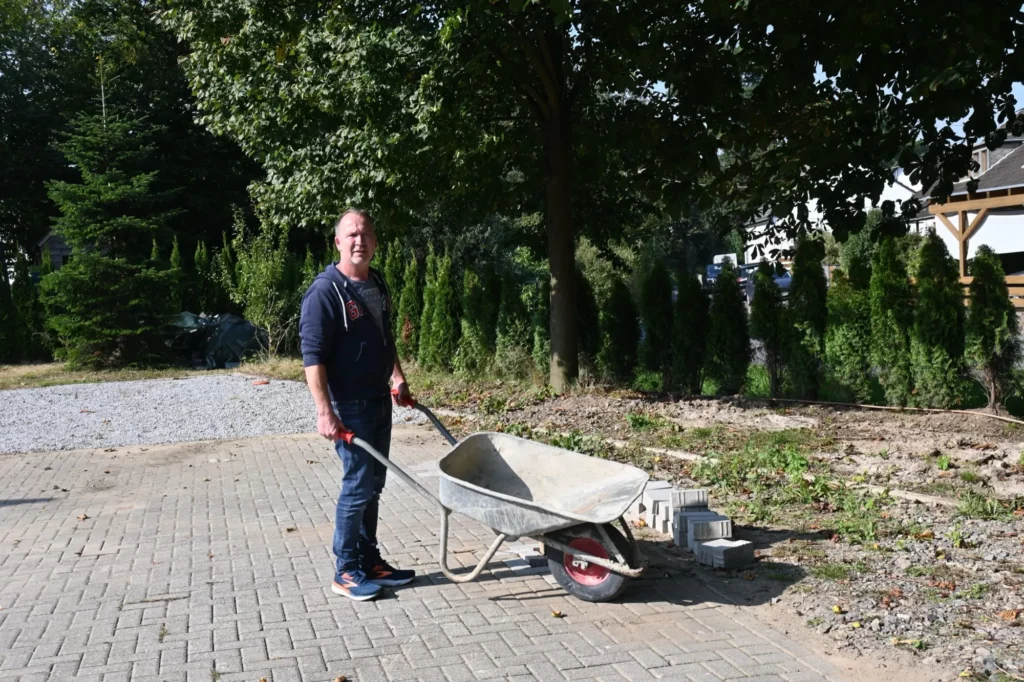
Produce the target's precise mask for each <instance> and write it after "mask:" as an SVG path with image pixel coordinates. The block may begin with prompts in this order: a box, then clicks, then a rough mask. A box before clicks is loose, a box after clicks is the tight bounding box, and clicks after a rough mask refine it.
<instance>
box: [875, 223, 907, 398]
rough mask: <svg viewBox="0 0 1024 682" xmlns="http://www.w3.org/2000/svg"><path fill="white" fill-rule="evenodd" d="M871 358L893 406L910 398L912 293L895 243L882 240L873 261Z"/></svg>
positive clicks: (886, 395)
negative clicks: (909, 331)
mask: <svg viewBox="0 0 1024 682" xmlns="http://www.w3.org/2000/svg"><path fill="white" fill-rule="evenodd" d="M870 296H871V361H872V363H873V364H874V365H875V367H877V368H878V381H879V383H881V384H882V388H883V389H885V399H886V402H888V403H889V404H890V405H906V404H907V402H908V401H909V400H910V393H911V373H910V337H909V333H908V330H909V328H910V325H911V324H912V322H913V296H912V291H911V288H910V281H909V280H908V279H907V271H906V268H905V266H904V264H903V262H902V261H901V260H900V259H899V255H898V253H897V250H896V245H895V243H894V242H893V240H892V239H891V238H886V239H883V240H882V243H881V244H879V245H878V250H877V251H876V252H875V259H874V261H873V262H872V264H871V291H870Z"/></svg>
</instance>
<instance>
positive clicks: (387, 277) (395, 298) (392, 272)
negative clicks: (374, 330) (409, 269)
mask: <svg viewBox="0 0 1024 682" xmlns="http://www.w3.org/2000/svg"><path fill="white" fill-rule="evenodd" d="M404 255H405V252H404V250H403V249H402V242H401V241H399V240H397V239H396V240H395V241H393V242H392V243H391V244H389V245H388V249H387V256H386V257H385V258H384V281H385V282H386V283H387V285H388V291H390V292H391V324H392V326H395V327H397V324H398V313H399V311H400V310H401V307H402V288H403V287H402V275H403V268H404V267H405V263H403V262H402V259H403V257H404Z"/></svg>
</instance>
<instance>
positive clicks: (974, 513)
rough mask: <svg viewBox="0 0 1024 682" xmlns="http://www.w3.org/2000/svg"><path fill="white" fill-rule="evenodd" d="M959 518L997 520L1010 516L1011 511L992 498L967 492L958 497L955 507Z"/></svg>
mask: <svg viewBox="0 0 1024 682" xmlns="http://www.w3.org/2000/svg"><path fill="white" fill-rule="evenodd" d="M956 510H957V512H958V513H959V514H960V515H961V516H965V517H967V518H969V519H983V520H988V521H992V520H999V519H1006V518H1008V517H1010V516H1011V513H1012V510H1011V509H1010V507H1009V506H1007V505H1004V504H1003V502H1001V501H1000V500H997V499H995V498H994V497H986V496H984V495H980V494H978V493H976V492H974V491H971V490H968V491H967V492H965V493H964V494H963V495H961V496H960V501H959V503H958V504H957V507H956Z"/></svg>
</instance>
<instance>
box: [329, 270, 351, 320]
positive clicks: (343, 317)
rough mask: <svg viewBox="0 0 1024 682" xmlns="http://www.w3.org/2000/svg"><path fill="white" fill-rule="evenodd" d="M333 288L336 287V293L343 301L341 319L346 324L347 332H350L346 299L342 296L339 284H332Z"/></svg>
mask: <svg viewBox="0 0 1024 682" xmlns="http://www.w3.org/2000/svg"><path fill="white" fill-rule="evenodd" d="M331 286H333V287H334V291H335V292H336V293H337V294H338V300H340V301H341V319H342V320H344V322H345V331H348V313H347V312H345V297H344V296H342V295H341V291H339V290H338V285H337V284H335V283H334V282H331Z"/></svg>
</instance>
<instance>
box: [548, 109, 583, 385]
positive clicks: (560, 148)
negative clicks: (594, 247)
mask: <svg viewBox="0 0 1024 682" xmlns="http://www.w3.org/2000/svg"><path fill="white" fill-rule="evenodd" d="M571 144H572V143H571V130H570V123H569V113H568V111H567V107H566V106H565V102H564V100H563V101H560V102H558V103H557V106H554V107H552V110H551V114H550V116H549V118H548V121H547V122H546V125H545V130H544V152H545V157H546V163H547V168H546V171H547V173H546V175H547V177H546V180H547V186H546V193H547V213H548V263H549V268H550V277H551V289H550V292H551V294H550V295H551V308H550V309H551V322H550V334H551V365H550V375H549V381H550V383H551V386H552V388H554V389H555V390H556V391H558V392H562V391H564V390H566V389H567V388H568V387H569V384H570V383H571V382H572V381H573V379H575V378H576V374H577V371H578V357H577V352H576V284H575V281H576V277H575V274H576V254H575V252H574V244H575V240H574V239H573V224H572V185H571V173H570V170H571V165H572V164H571V153H572V152H571Z"/></svg>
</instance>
